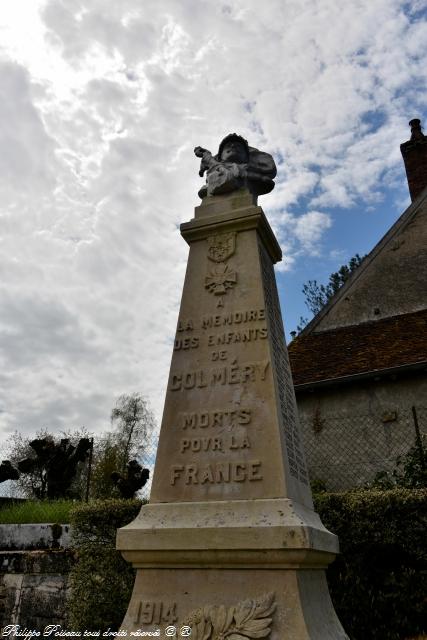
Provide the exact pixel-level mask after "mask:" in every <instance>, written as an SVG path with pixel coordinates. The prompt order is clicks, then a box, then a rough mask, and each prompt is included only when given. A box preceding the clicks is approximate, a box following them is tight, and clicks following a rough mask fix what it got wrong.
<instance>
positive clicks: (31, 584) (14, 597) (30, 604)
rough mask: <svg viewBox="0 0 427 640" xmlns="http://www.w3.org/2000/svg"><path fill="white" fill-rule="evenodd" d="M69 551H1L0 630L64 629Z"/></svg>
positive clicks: (70, 559)
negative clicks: (12, 626)
mask: <svg viewBox="0 0 427 640" xmlns="http://www.w3.org/2000/svg"><path fill="white" fill-rule="evenodd" d="M74 562H75V558H74V555H73V554H72V552H70V551H2V552H1V553H0V628H2V627H4V626H6V625H9V624H19V625H20V627H21V628H25V627H27V628H28V629H34V630H37V631H43V630H44V628H45V627H46V626H47V625H49V624H60V625H63V626H64V625H65V622H66V602H67V598H68V597H69V587H68V578H69V572H70V570H71V567H72V565H73V563H74Z"/></svg>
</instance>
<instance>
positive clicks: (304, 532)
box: [117, 191, 347, 640]
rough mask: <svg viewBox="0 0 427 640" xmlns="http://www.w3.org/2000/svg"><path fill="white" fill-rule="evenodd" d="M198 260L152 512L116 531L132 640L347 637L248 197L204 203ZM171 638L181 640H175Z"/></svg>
mask: <svg viewBox="0 0 427 640" xmlns="http://www.w3.org/2000/svg"><path fill="white" fill-rule="evenodd" d="M181 233H182V235H183V237H184V238H185V239H186V241H187V242H188V243H189V245H190V255H189V259H188V267H187V273H186V278H185V284H184V291H183V295H182V302H181V309H180V314H179V321H178V327H177V333H176V339H175V344H174V352H173V357H172V364H171V369H170V376H169V382H168V388H167V394H166V402H165V409H164V414H163V421H162V428H161V433H160V440H159V448H158V454H157V460H156V466H155V471H154V478H153V486H152V491H151V501H150V504H148V505H145V506H143V507H142V509H141V512H140V514H139V516H138V518H137V519H136V520H135V521H134V522H132V523H131V524H130V525H128V526H127V527H124V528H123V529H121V530H119V532H118V537H117V548H118V549H120V550H121V552H122V554H123V556H124V557H125V558H126V559H127V560H128V561H129V562H132V564H133V566H134V567H136V568H137V570H138V571H137V578H136V582H135V587H134V591H133V595H132V599H131V602H130V604H129V609H128V612H127V614H126V617H125V620H124V622H123V627H122V628H123V629H126V630H127V631H128V633H130V632H131V631H136V630H138V629H141V630H142V631H155V630H157V629H160V633H161V636H163V635H164V633H165V629H166V627H172V626H174V627H176V630H177V631H176V633H177V635H178V636H179V635H180V633H183V634H185V633H189V630H191V637H192V638H197V639H198V640H210V639H212V640H215V639H219V638H221V639H222V638H227V637H228V638H230V640H238V639H239V638H241V639H243V640H244V639H247V638H267V637H268V638H271V639H272V640H279V639H280V640H282V638H286V639H289V640H305V639H309V638H310V639H311V640H314V639H316V640H320V639H322V640H326V639H327V638H328V639H329V638H342V639H344V638H347V636H346V634H345V633H344V631H343V629H342V627H341V625H340V623H339V621H338V619H337V617H336V614H335V612H334V609H333V607H332V604H331V601H330V597H329V593H328V588H327V584H326V580H325V572H324V570H325V568H326V567H327V565H328V564H329V563H330V562H331V561H332V560H333V559H334V557H335V554H336V553H337V551H338V541H337V538H336V536H334V535H333V534H331V533H330V532H328V531H327V530H326V529H325V528H324V527H323V525H322V523H321V522H320V519H319V517H318V515H317V514H316V513H315V512H314V510H313V503H312V498H311V492H310V487H309V484H308V478H307V472H306V467H305V460H304V453H303V450H302V446H301V440H300V434H299V426H298V417H297V410H296V403H295V396H294V391H293V385H292V379H291V373H290V369H289V362H288V357H287V350H286V345H285V339H284V332H283V324H282V319H281V314H280V307H279V300H278V296H277V290H276V282H275V277H274V270H273V264H274V263H275V262H277V261H278V260H280V259H281V251H280V247H279V245H278V243H277V241H276V238H275V236H274V234H273V232H272V230H271V228H270V226H269V224H268V222H267V220H266V217H265V215H264V213H263V211H262V209H261V208H260V207H258V206H256V203H255V202H254V200H253V196H251V195H250V194H249V193H248V192H247V191H241V192H237V193H234V194H232V195H230V196H222V197H219V196H217V197H210V198H205V200H204V201H203V203H202V205H201V206H199V207H197V208H196V212H195V217H194V219H193V220H191V221H190V222H188V223H186V224H183V225H182V226H181ZM168 632H169V633H172V632H173V629H170V630H169V631H168Z"/></svg>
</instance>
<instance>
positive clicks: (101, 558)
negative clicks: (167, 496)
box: [67, 500, 142, 631]
mask: <svg viewBox="0 0 427 640" xmlns="http://www.w3.org/2000/svg"><path fill="white" fill-rule="evenodd" d="M141 504H142V503H141V501H140V500H103V501H94V502H91V503H89V504H88V505H84V506H81V507H78V508H76V509H75V510H74V511H72V513H71V519H70V523H71V526H72V532H73V536H72V546H73V547H74V549H75V550H76V553H77V563H76V564H75V566H74V568H73V569H72V571H71V575H70V586H71V596H70V600H69V603H68V615H67V622H68V626H69V627H70V629H72V630H73V631H85V630H88V631H97V630H99V629H101V630H102V631H106V630H108V628H110V629H111V630H112V631H116V630H117V629H118V628H119V627H120V625H121V623H122V621H123V618H124V615H125V613H126V609H127V606H128V604H129V600H130V596H131V593H132V587H133V582H134V577H135V572H134V570H133V569H132V567H131V565H130V564H129V563H127V562H125V560H124V559H123V558H122V556H121V554H120V553H119V552H118V551H116V549H115V544H116V531H117V529H118V528H120V527H123V526H124V525H126V524H129V522H131V521H132V520H133V519H134V518H136V516H137V515H138V513H139V510H140V508H141Z"/></svg>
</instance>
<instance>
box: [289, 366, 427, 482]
mask: <svg viewBox="0 0 427 640" xmlns="http://www.w3.org/2000/svg"><path fill="white" fill-rule="evenodd" d="M426 398H427V378H426V376H425V374H421V373H420V374H419V375H418V376H412V377H408V378H406V379H402V378H401V379H396V380H392V379H390V378H389V379H382V380H379V381H375V380H374V379H367V380H366V381H360V382H357V383H353V384H346V385H340V386H338V385H337V386H334V387H324V388H319V387H316V388H314V389H313V390H312V391H305V392H299V393H297V403H298V412H299V417H300V422H301V429H302V433H303V438H304V447H305V453H306V458H307V464H308V470H309V475H310V480H320V481H322V482H323V483H324V484H325V485H326V487H327V488H328V490H331V491H340V490H346V489H350V488H353V487H356V486H358V485H363V484H364V483H365V482H368V481H372V480H373V479H374V477H375V475H376V473H377V472H379V471H383V470H388V471H392V470H393V469H394V468H395V463H396V458H397V457H398V456H402V455H405V454H406V453H407V451H408V450H409V449H410V448H411V447H412V446H413V445H414V443H415V427H414V420H413V415H412V410H411V407H412V406H415V407H416V410H417V413H418V421H419V427H420V430H421V431H422V432H424V433H426V432H427V401H426Z"/></svg>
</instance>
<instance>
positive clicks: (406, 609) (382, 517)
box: [315, 489, 427, 640]
mask: <svg viewBox="0 0 427 640" xmlns="http://www.w3.org/2000/svg"><path fill="white" fill-rule="evenodd" d="M315 505H316V510H317V511H318V513H319V515H320V517H321V519H322V522H323V524H324V525H325V526H326V527H327V528H328V529H329V530H330V531H332V532H333V533H336V534H337V535H338V537H339V540H340V548H341V555H340V556H338V557H337V559H336V560H335V562H334V563H333V564H332V565H331V566H330V567H329V569H328V572H327V576H328V583H329V588H330V592H331V596H332V600H333V602H334V606H335V609H336V612H337V614H338V616H339V618H340V620H341V622H342V624H343V626H344V628H345V630H346V631H347V633H348V634H349V636H350V638H351V639H352V640H366V639H367V638H375V640H400V639H403V638H408V637H410V636H414V635H417V634H419V633H422V632H423V631H426V630H427V625H426V619H427V618H426V608H425V602H426V601H425V594H426V593H427V588H426V587H427V584H426V571H425V569H426V556H427V550H426V530H427V529H426V524H427V491H426V490H422V489H418V490H412V491H411V490H408V489H394V490H392V491H366V490H365V491H358V492H350V493H345V494H320V495H317V496H315Z"/></svg>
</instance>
